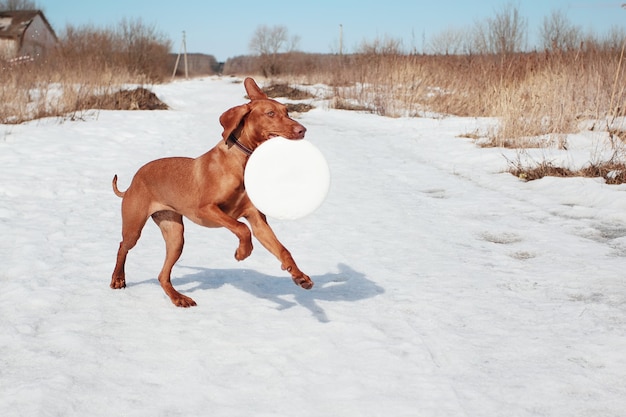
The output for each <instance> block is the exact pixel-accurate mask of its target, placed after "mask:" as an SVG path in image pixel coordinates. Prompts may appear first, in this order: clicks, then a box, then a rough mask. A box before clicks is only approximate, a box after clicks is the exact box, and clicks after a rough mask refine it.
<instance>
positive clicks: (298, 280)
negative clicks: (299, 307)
mask: <svg viewBox="0 0 626 417" xmlns="http://www.w3.org/2000/svg"><path fill="white" fill-rule="evenodd" d="M292 279H293V282H294V283H295V284H296V285H297V286H299V287H302V288H304V289H305V290H310V289H311V288H313V281H311V278H309V277H308V276H306V275H304V274H302V275H300V276H298V277H293V278H292Z"/></svg>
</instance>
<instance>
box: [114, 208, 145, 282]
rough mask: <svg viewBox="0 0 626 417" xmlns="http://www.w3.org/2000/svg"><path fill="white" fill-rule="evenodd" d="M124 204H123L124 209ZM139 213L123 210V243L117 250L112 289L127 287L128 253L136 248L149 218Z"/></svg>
mask: <svg viewBox="0 0 626 417" xmlns="http://www.w3.org/2000/svg"><path fill="white" fill-rule="evenodd" d="M123 206H124V203H122V207H123ZM135 213H137V212H133V211H128V212H127V213H124V210H122V241H121V242H120V247H119V249H118V250H117V261H116V263H115V269H114V270H113V276H112V277H111V285H110V286H111V288H113V289H120V288H124V287H126V274H125V272H124V265H125V264H126V257H127V256H128V251H130V250H131V249H132V248H134V247H135V245H136V244H137V241H138V240H139V237H141V230H142V229H143V226H144V225H145V224H146V221H147V220H148V218H147V216H144V215H137V214H135Z"/></svg>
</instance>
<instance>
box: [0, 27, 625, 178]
mask: <svg viewBox="0 0 626 417" xmlns="http://www.w3.org/2000/svg"><path fill="white" fill-rule="evenodd" d="M60 40H61V42H60V44H59V47H58V48H57V50H56V51H53V52H52V53H50V54H49V55H47V56H46V57H45V59H40V60H37V61H35V62H26V63H24V64H19V65H14V66H11V65H8V64H6V63H4V64H3V63H2V62H0V64H2V65H1V66H0V123H4V124H7V123H22V122H24V121H28V120H33V119H37V118H41V117H67V118H75V117H77V116H80V113H81V112H84V111H85V110H86V109H89V108H139V107H137V103H136V100H135V102H133V100H120V99H119V97H117V98H116V97H115V96H114V94H119V93H118V92H119V91H120V90H121V89H122V86H124V85H128V84H133V85H138V86H146V85H151V84H154V83H162V82H167V81H169V80H170V77H171V73H172V70H173V68H172V60H171V54H170V53H169V52H170V50H171V49H172V48H171V42H170V41H169V40H167V39H165V38H164V37H163V36H162V35H160V34H159V33H158V32H157V31H156V30H155V29H154V28H152V27H147V26H144V25H142V24H141V23H140V22H135V23H132V22H131V23H128V22H124V23H122V24H121V25H120V27H119V28H117V29H115V30H98V29H96V28H91V27H86V28H73V27H71V26H68V28H67V29H66V30H65V32H64V33H63V34H62V35H61V36H60ZM625 44H626V43H621V44H620V45H619V46H615V45H613V46H608V45H605V44H602V43H597V42H587V43H582V44H581V45H580V47H578V48H575V49H572V48H570V49H566V50H559V49H557V50H551V51H543V52H524V53H507V54H487V53H483V54H465V55H434V54H431V55H427V54H417V53H410V54H407V53H401V52H399V51H398V50H395V49H391V50H385V49H381V50H365V51H363V52H360V53H353V54H348V55H339V54H306V53H300V52H291V53H283V54H279V55H277V56H276V57H275V61H274V62H273V66H272V72H273V73H272V75H271V76H269V77H268V78H269V79H270V81H273V82H275V83H277V84H280V83H282V84H287V85H288V86H289V85H291V86H293V85H295V84H316V83H322V84H326V85H328V86H330V87H331V88H332V97H326V98H328V99H329V101H330V103H331V106H333V107H335V108H342V109H354V110H359V111H369V112H372V113H376V114H379V115H381V116H386V117H400V116H405V117H407V116H408V117H420V116H422V115H423V114H424V113H425V112H430V113H435V114H438V115H441V117H445V115H457V116H464V117H493V118H497V119H498V120H499V122H500V123H499V125H498V127H497V128H494V129H493V130H492V131H490V132H475V135H476V137H477V138H478V139H480V140H479V141H477V143H480V146H495V147H512V148H524V147H536V146H562V138H563V137H564V135H565V134H567V133H571V132H577V131H579V130H580V126H579V123H580V122H581V121H583V120H585V121H589V120H593V121H594V123H593V128H594V129H596V130H603V131H606V132H608V133H609V134H610V135H611V138H613V139H614V143H615V144H616V147H621V146H622V144H623V139H626V135H625V132H626V126H624V125H623V119H624V116H626V114H625V113H626V74H625V72H626V68H625V66H626V65H625V64H626V63H624V45H625ZM260 62H261V57H255V56H241V57H235V58H231V59H229V60H228V61H227V62H226V63H225V65H224V68H223V73H224V75H267V74H264V73H265V72H266V71H264V70H261V69H260ZM138 91H142V90H138ZM138 94H144V95H145V94H146V93H145V92H140V93H138ZM107 96H108V98H106V97H107ZM133 103H134V104H133ZM133 106H134V107H133ZM617 153H618V152H617V149H616V154H617ZM615 162H616V161H615V160H613V161H612V163H615ZM618 162H619V161H618ZM517 168H518V169H519V168H520V167H517ZM547 171H549V170H547ZM578 174H579V175H583V174H582V173H578ZM516 175H518V176H520V177H524V176H523V175H519V173H517V174H516ZM526 178H530V175H527V176H526Z"/></svg>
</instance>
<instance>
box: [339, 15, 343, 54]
mask: <svg viewBox="0 0 626 417" xmlns="http://www.w3.org/2000/svg"><path fill="white" fill-rule="evenodd" d="M341 55H343V25H342V24H341V23H340V24H339V56H341Z"/></svg>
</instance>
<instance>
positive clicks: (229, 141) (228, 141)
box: [226, 133, 252, 156]
mask: <svg viewBox="0 0 626 417" xmlns="http://www.w3.org/2000/svg"><path fill="white" fill-rule="evenodd" d="M226 144H227V145H228V149H230V148H232V146H233V145H235V146H236V147H237V148H238V149H239V150H240V151H241V152H243V153H245V154H246V155H247V156H250V155H252V149H250V148H248V147H246V146H244V145H242V144H241V142H239V141H238V140H237V138H236V137H235V135H233V134H232V133H231V134H230V136H228V139H226Z"/></svg>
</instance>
